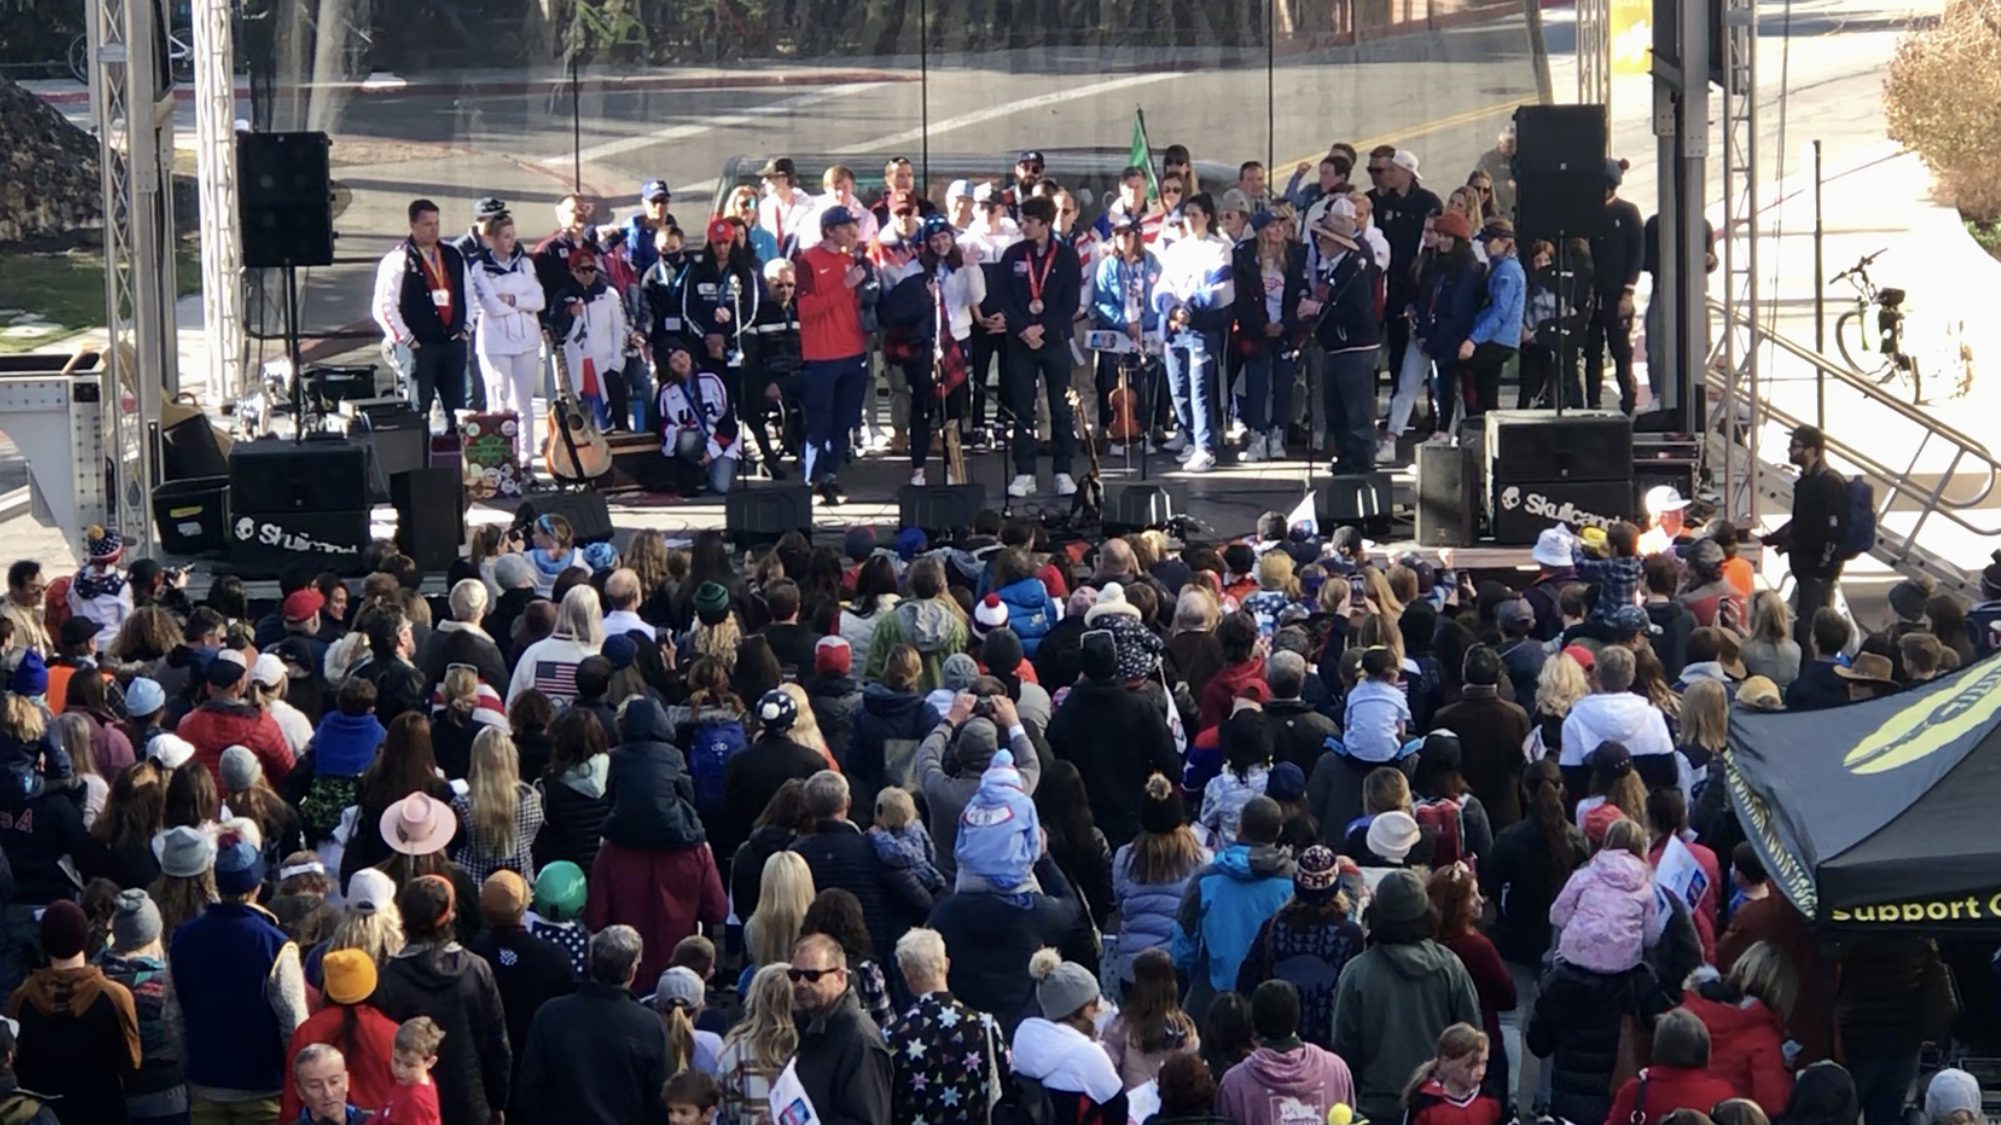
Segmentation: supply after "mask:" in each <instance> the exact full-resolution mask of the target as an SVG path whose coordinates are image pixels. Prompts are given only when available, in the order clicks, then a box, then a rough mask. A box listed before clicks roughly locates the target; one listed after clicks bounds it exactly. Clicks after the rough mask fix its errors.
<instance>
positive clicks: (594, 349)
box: [549, 247, 643, 429]
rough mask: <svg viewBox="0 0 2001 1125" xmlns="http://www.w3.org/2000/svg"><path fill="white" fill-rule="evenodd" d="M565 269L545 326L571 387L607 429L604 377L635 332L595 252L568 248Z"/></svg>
mask: <svg viewBox="0 0 2001 1125" xmlns="http://www.w3.org/2000/svg"><path fill="white" fill-rule="evenodd" d="M569 270H570V284H569V286H568V287H566V288H565V289H563V290H562V291H561V292H560V293H559V294H558V295H557V298H556V304H555V308H554V309H553V311H552V312H551V313H550V316H549V326H550V328H551V330H553V331H554V332H555V333H556V337H557V338H558V339H560V340H562V341H563V359H564V361H565V362H566V363H567V364H568V365H569V368H570V387H571V389H572V390H574V391H575V392H576V394H577V398H578V399H579V400H581V401H582V402H583V403H584V404H585V405H587V406H589V407H590V409H591V413H592V414H593V415H594V416H595V417H596V418H597V424H598V428H599V429H608V428H609V427H610V424H611V412H610V410H609V409H608V407H607V406H606V403H605V386H606V381H607V380H608V379H611V378H614V377H616V374H617V371H618V366H619V364H620V363H622V362H623V361H624V357H625V347H626V341H627V339H628V337H631V336H632V335H633V333H632V332H631V331H630V330H629V329H628V327H627V325H626V322H625V302H624V301H622V300H621V299H620V298H619V295H618V294H617V293H615V292H613V291H612V289H611V287H610V286H609V285H606V284H605V283H604V279H603V278H601V277H599V276H598V260H597V255H596V254H595V253H593V252H591V251H590V250H586V249H583V248H582V247H579V248H577V249H575V250H572V251H570V257H569ZM642 342H643V341H642Z"/></svg>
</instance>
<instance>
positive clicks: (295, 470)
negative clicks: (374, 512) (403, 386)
mask: <svg viewBox="0 0 2001 1125" xmlns="http://www.w3.org/2000/svg"><path fill="white" fill-rule="evenodd" d="M369 464H370V451H369V450H368V448H367V447H366V446H362V445H357V444H355V443H354V442H350V441H342V440H340V439H337V438H322V439H317V440H310V441H306V442H292V441H280V440H278V439H276V438H267V439H264V440H261V441H253V442H239V443H237V445H236V446H235V447H234V448H232V449H231V450H230V451H229V562H230V566H231V569H233V570H234V571H235V572H236V573H238V574H239V575H242V576H244V577H262V576H265V575H277V574H281V573H283V572H284V571H286V570H289V569H291V568H293V567H295V566H298V565H299V564H300V563H302V562H304V563H310V564H311V565H313V566H315V567H321V568H324V569H327V570H332V571H335V572H337V573H340V574H349V573H352V572H353V570H354V568H356V567H358V566H359V565H360V562H361V552H362V551H363V549H365V548H366V547H367V546H368V541H369V526H368V508H369V504H368V472H369Z"/></svg>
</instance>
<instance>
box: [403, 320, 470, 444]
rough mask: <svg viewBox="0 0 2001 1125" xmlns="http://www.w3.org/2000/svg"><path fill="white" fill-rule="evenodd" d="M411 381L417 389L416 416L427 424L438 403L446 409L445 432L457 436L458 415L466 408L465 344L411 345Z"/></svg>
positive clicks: (450, 342) (455, 341)
mask: <svg viewBox="0 0 2001 1125" xmlns="http://www.w3.org/2000/svg"><path fill="white" fill-rule="evenodd" d="M410 381H411V382H413V383H415V384H416V385H417V413H419V414H421V415H423V416H424V419H425V421H426V423H427V424H428V423H429V420H430V417H431V401H432V400H433V399H436V400H437V401H439V402H440V403H442V404H443V405H444V408H445V432H446V433H448V434H455V433H458V432H459V418H458V411H460V410H463V409H464V408H465V404H466V342H465V341H464V340H446V341H444V342H443V343H429V344H423V345H412V346H411V348H410Z"/></svg>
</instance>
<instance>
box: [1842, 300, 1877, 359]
mask: <svg viewBox="0 0 2001 1125" xmlns="http://www.w3.org/2000/svg"><path fill="white" fill-rule="evenodd" d="M1834 346H1835V347H1837V348H1839V349H1840V350H1841V362H1843V363H1845V364H1847V365H1848V369H1849V370H1850V371H1853V372H1855V373H1856V374H1858V375H1867V374H1869V373H1870V372H1872V371H1874V370H1876V369H1877V368H1878V367H1880V366H1881V364H1880V362H1878V361H1879V360H1880V359H1881V357H1880V356H1878V355H1877V354H1876V351H1875V349H1874V348H1872V347H1870V346H1869V316H1868V313H1867V312H1865V311H1864V310H1862V309H1849V310H1848V311H1847V312H1845V313H1842V314H1841V316H1840V318H1839V319H1837V320H1836V321H1835V322H1834ZM1858 355H1859V356H1862V357H1863V360H1858V359H1856V358H1855V357H1856V356H1858ZM1864 360H1866V361H1867V362H1864Z"/></svg>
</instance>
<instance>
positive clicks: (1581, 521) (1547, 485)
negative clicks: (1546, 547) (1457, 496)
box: [1493, 477, 1636, 547]
mask: <svg viewBox="0 0 2001 1125" xmlns="http://www.w3.org/2000/svg"><path fill="white" fill-rule="evenodd" d="M1493 499H1494V542H1495V543H1497V544H1500V545H1502V546H1509V547H1526V546H1530V545H1532V544H1533V543H1534V542H1535V541H1536V537H1537V536H1539V535H1541V534H1542V533H1543V531H1544V530H1545V529H1546V528H1549V527H1552V526H1554V525H1556V524H1559V523H1564V524H1569V525H1570V526H1571V528H1572V529H1573V530H1574V529H1576V528H1580V527H1606V526H1609V525H1610V524H1611V522H1612V521H1613V520H1630V519H1632V518H1633V512H1634V510H1635V508H1636V505H1635V503H1634V496H1633V482H1632V480H1631V478H1630V477H1628V478H1627V479H1625V480H1553V481H1526V482H1517V481H1496V482H1495V483H1494V497H1493Z"/></svg>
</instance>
